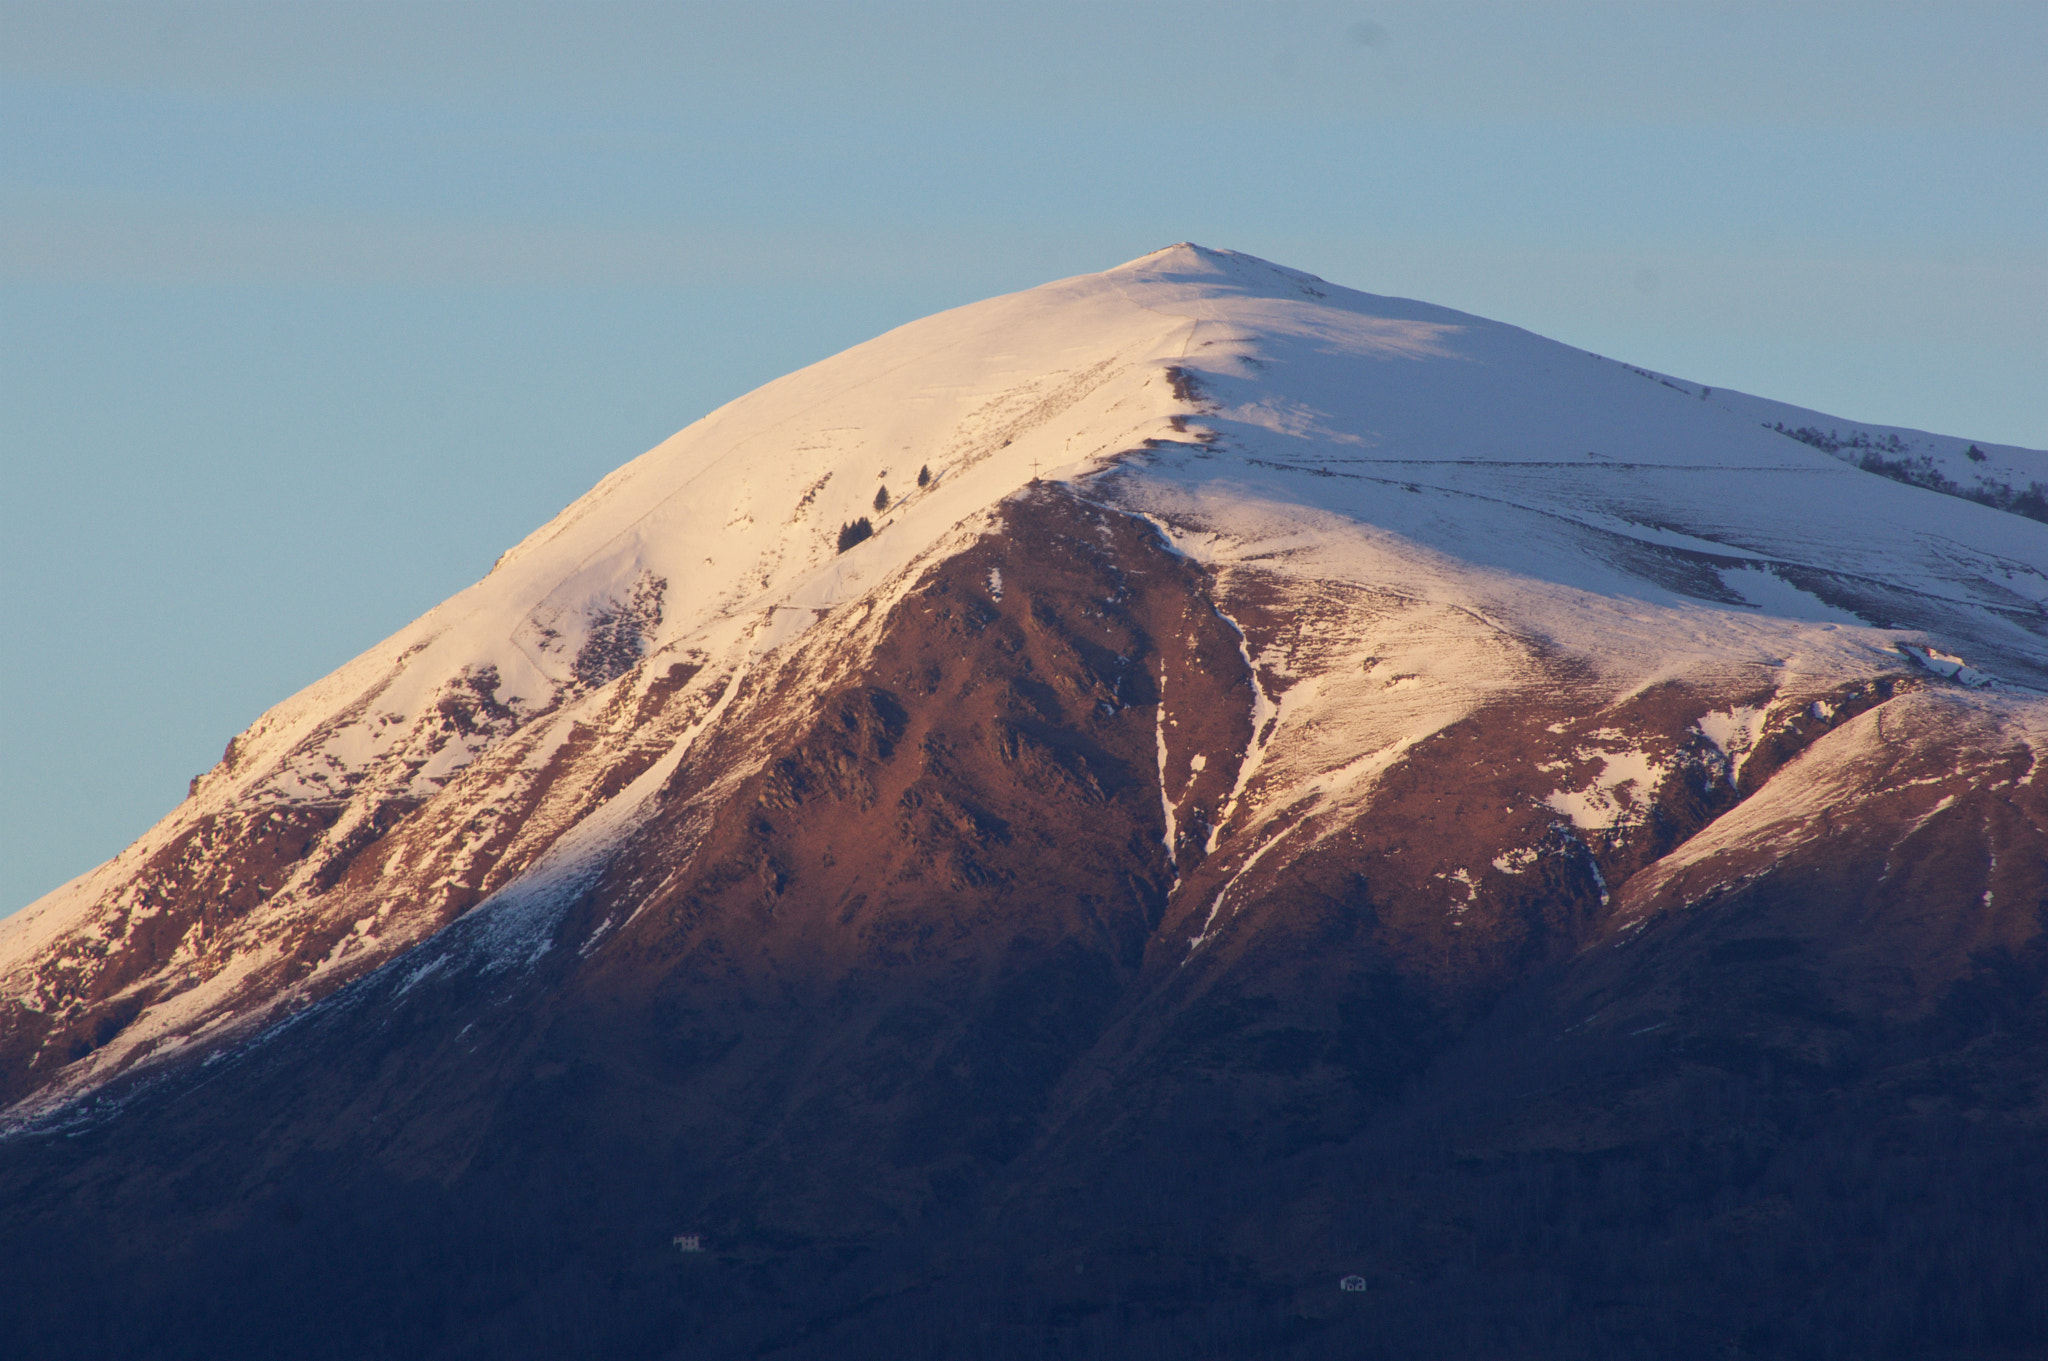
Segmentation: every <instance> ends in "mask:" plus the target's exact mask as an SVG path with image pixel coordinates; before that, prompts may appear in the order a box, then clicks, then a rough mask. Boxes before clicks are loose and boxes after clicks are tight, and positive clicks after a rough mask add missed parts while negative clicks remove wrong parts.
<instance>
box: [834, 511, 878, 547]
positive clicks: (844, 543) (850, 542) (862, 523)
mask: <svg viewBox="0 0 2048 1361" xmlns="http://www.w3.org/2000/svg"><path fill="white" fill-rule="evenodd" d="M874 537H875V527H874V526H873V525H872V524H870V523H868V517H867V516H865V515H863V516H861V517H860V518H859V519H858V520H855V521H852V522H851V523H849V524H843V525H841V526H839V551H840V552H842V553H844V552H845V551H846V550H847V549H849V548H851V547H853V546H854V545H855V544H857V543H859V542H860V541H861V540H863V539H872V538H874Z"/></svg>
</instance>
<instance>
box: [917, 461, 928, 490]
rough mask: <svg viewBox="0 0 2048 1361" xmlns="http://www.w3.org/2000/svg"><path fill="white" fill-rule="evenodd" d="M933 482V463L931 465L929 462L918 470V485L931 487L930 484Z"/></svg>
mask: <svg viewBox="0 0 2048 1361" xmlns="http://www.w3.org/2000/svg"><path fill="white" fill-rule="evenodd" d="M931 484H932V470H931V465H929V464H926V465H925V466H924V467H922V468H919V469H918V470H917V485H918V486H920V487H929V486H930V485H931Z"/></svg>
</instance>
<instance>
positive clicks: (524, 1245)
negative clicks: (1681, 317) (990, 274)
mask: <svg viewBox="0 0 2048 1361" xmlns="http://www.w3.org/2000/svg"><path fill="white" fill-rule="evenodd" d="M2043 482H2048V455H2044V454H2042V453H2040V452H2037V451H2029V450H2023V449H2014V448H2007V447H2001V446H1994V445H1987V444H1983V443H1981V442H1979V443H1970V442H1968V441H1966V440H1961V439H1951V438H1947V437H1941V436H1933V435H1927V434H1923V433H1920V432H1914V431H1905V430H1893V429H1885V428H1879V427H1870V426H1862V425H1856V424H1853V423H1850V422H1845V421H1841V420H1838V419H1835V418H1831V417H1825V416H1821V415H1818V414H1817V413H1813V412H1807V411H1802V410H1798V409H1796V408H1791V407H1787V406H1784V405H1781V404H1778V403H1774V402H1767V401H1763V400H1760V399H1756V398H1751V397H1747V396H1743V395H1740V394H1735V393H1729V392H1725V391H1715V390H1712V389H1708V388H1705V387H1702V386H1700V385H1697V384H1693V383H1689V382H1684V381H1681V380H1678V379H1674V378H1669V377H1666V376H1663V375H1659V374H1655V373H1650V372H1648V371H1645V370H1641V369H1636V368H1633V367H1631V366H1628V365H1626V364H1621V363H1617V362H1615V361H1612V360H1608V359H1604V358H1601V357H1598V356H1595V355H1590V354H1587V353H1585V352H1583V351H1579V350H1575V349H1572V348H1570V347H1567V346H1564V345H1560V344H1556V343H1554V342H1551V341H1547V340H1544V339H1542V338H1540V337H1537V336H1534V335H1531V334H1529V333H1527V332H1524V331H1521V330H1518V329H1516V328H1513V327H1509V326H1505V325H1501V324H1498V323H1494V322H1488V321H1485V320H1482V319H1479V318H1476V317H1472V316H1468V315H1465V314H1462V313H1457V312H1452V311H1449V310H1446V309H1443V308H1437V307H1432V306H1428V305H1425V304H1421V303H1415V302H1409V301H1404V300H1399V299H1391V298H1383V297H1376V296H1372V295H1368V294H1362V293H1357V292H1353V291H1351V290H1348V289H1344V288H1340V287H1337V286H1334V285H1331V284H1328V283H1325V282H1324V281H1322V280H1320V279H1317V278H1315V277H1314V276H1311V275H1307V274H1302V273H1299V272H1297V271H1294V270H1289V269H1284V268H1281V267H1279V266H1275V265H1271V264H1268V263H1266V262H1264V261H1261V260H1257V259H1255V258H1253V257H1250V256H1245V255H1240V254H1235V253H1231V252H1227V251H1213V250H1207V249H1203V248H1200V247H1195V246H1190V245H1180V246H1174V247H1170V248H1168V249H1167V250H1164V251H1160V252H1155V253H1154V254H1152V255H1148V256H1145V257H1143V258H1141V259H1139V260H1136V261H1133V262H1131V263H1129V264H1127V265H1123V266H1120V267H1119V268H1116V269H1113V270H1109V271H1106V272H1104V273H1101V274H1096V275H1088V276H1083V277H1080V278H1075V279H1069V280H1064V281H1061V282H1058V283H1053V284H1048V285H1046V286H1044V287H1042V288H1038V289H1033V290H1030V291H1028V292H1025V293H1020V294H1016V295H1012V296H1010V297H1005V298H998V299H993V300H991V301H988V302H984V303H979V304H976V305H973V306H970V307H965V308H961V309H958V310H955V311H952V312H946V313H942V314H940V315H938V316H934V317H931V318H928V319H926V320H924V321H920V322H917V323H913V324H912V325H909V326H906V327H903V328H900V329H898V330H896V331H893V332H890V333H889V334H887V335H884V336H881V337H879V338H877V339H875V340H873V341H870V342H868V343H866V344H864V345H861V346H857V347H855V348H854V349H852V350H849V351H847V352H845V353H843V354H841V355H839V356H836V357H834V358H832V359H829V360H826V361H824V362H823V363H820V364H817V365H814V366H812V367H810V368H808V369H804V370H802V371H800V372H798V373H795V374H792V375H790V376H788V377H786V378H783V379H781V380H778V381H777V382H775V383H771V384H769V385H768V386H767V387H764V388H762V389H760V390H758V391H757V392H754V393H752V394H750V395H748V396H746V397H744V398H741V399H740V400H739V401H736V402H734V403H732V404H731V405H729V406H727V407H725V408H722V409H721V410H719V411H717V412H714V413H713V414H712V415H710V416H708V417H706V418H705V419H704V420H702V421H700V422H698V423H697V424H696V425H693V426H691V427H690V428H689V429H687V430H685V431H683V432H682V433H680V434H678V435H677V436H675V437H674V438H673V439H671V440H669V441H667V442H666V443H664V444H662V445H661V446H659V447H657V448H656V449H654V450H652V451H651V452H649V453H648V454H646V455H644V456H642V457H641V458H639V459H637V460H635V461H633V462H632V463H629V464H627V465H626V466H625V467H623V468H621V469H620V470H619V471H618V472H616V473H614V474H613V475H612V476H610V477H608V478H606V479H605V480H604V481H603V482H602V483H600V484H599V485H598V486H597V487H596V488H594V489H593V490H592V491H591V492H590V493H589V494H587V495H586V496H584V497H583V498H582V499H580V500H579V501H577V502H576V503H575V504H574V505H572V506H570V507H569V508H568V509H567V510H565V511H563V512H562V514H561V515H559V516H557V517H556V518H555V519H554V520H553V521H551V522H550V523H549V524H547V525H545V526H543V527H542V528H541V529H539V530H537V531H536V532H535V533H534V534H532V535H531V536H529V537H528V538H527V539H526V540H525V541H524V542H522V543H520V544H519V545H517V546H516V547H514V548H513V549H512V550H511V551H509V552H508V553H507V554H506V555H505V556H504V557H503V558H502V559H500V561H499V562H498V564H497V565H496V566H495V567H494V568H493V569H492V571H491V573H490V575H489V576H487V577H486V578H485V579H484V580H483V581H481V582H479V583H477V584H476V585H475V586H472V587H471V588H469V589H468V590H466V591H464V592H462V593H461V594H459V595H457V596H455V597H453V598H452V599H450V600H449V601H447V602H446V603H445V604H443V605H441V606H440V607H438V608H437V609H435V610H433V611H432V612H430V613H429V614H427V615H426V616H424V617H422V618H421V619H420V620H418V621H417V622H415V623H414V624H412V625H410V626H409V627H407V628H406V629H404V630H402V631H401V632H399V633H398V634H396V635H394V636H393V637H392V638H391V639H389V640H387V641H386V642H384V643H382V644H380V645H379V646H377V647H376V648H373V649H371V651H369V652H368V653H366V654H364V655H363V656H362V657H359V658H357V659H356V660H355V661H353V662H351V663H350V664H348V665H347V666H345V667H343V668H342V669H341V670H340V671H338V672H336V673H335V674H334V675H332V676H330V677H328V678H326V679H324V680H322V681H320V682H318V683H317V684H315V685H313V686H312V687H310V688H308V689H307V690H305V691H303V692H301V693H300V694H299V695H296V696H294V697H292V698H291V699H289V700H286V701H285V702H284V703H282V704H280V705H279V706H278V707H277V708H275V709H273V710H271V711H270V712H269V713H267V714H265V715H264V716H263V717H262V718H261V719H259V720H258V721H257V722H256V723H255V724H254V725H253V726H252V727H251V728H250V729H249V730H248V731H247V732H245V733H243V734H241V735H240V736H238V737H237V738H236V739H235V740H234V742H232V743H231V744H230V745H229V747H228V750H227V753H226V754H225V755H224V757H223V758H222V761H221V763H220V764H219V765H218V766H216V767H215V768H214V769H213V770H212V771H210V772H208V773H207V774H206V775H204V776H202V777H200V778H199V779H198V780H195V781H194V784H193V790H192V793H191V796H190V798H188V799H187V801H186V802H185V803H184V804H183V805H182V806H181V807H180V808H179V809H177V810H176V811H175V812H173V813H172V814H171V815H170V816H169V817H168V818H166V819H165V820H164V821H163V822H162V823H161V824H159V825H158V826H157V827H156V828H155V829H153V830H152V831H151V832H150V833H149V834H148V835H147V836H145V837H144V838H143V839H142V840H141V841H139V842H137V843H136V845H135V846H133V847H131V848H130V849H129V850H128V851H126V852H124V853H123V854H122V855H121V856H119V857H117V858H116V859H115V860H113V861H111V862H109V863H108V864H107V865H104V866H102V867H100V868H99V869H97V870H95V871H93V872H92V873H90V874H88V875H86V876H84V877H82V878H80V879H79V880H76V881H74V882H73V883H71V884H69V885H66V886H65V887H64V888H62V889H60V890H58V891H57V892H56V893H54V894H51V895H50V896H49V897H47V898H45V899H43V900H42V901H40V902H38V903H36V904H34V905H32V906H31V907H30V908H28V909H27V910H25V911H23V912H22V913H19V914H17V915H16V916H15V917H13V918H10V919H8V920H6V921H5V922H0V999H4V1000H0V1098H4V1099H5V1100H7V1101H9V1102H10V1103H11V1105H10V1106H9V1108H8V1117H7V1118H8V1120H9V1121H10V1123H9V1125H8V1126H7V1130H8V1132H7V1135H6V1137H5V1138H4V1139H0V1205H5V1206H6V1207H7V1208H6V1210H5V1211H0V1216H4V1222H5V1224H6V1227H7V1232H6V1233H5V1234H4V1235H0V1239H4V1242H5V1244H6V1246H5V1247H4V1248H0V1280H4V1281H8V1282H10V1283H11V1284H12V1285H13V1286H14V1288H15V1291H16V1293H17V1295H18V1302H17V1307H16V1308H15V1309H14V1310H12V1311H11V1314H12V1317H11V1319H10V1318H8V1317H5V1316H0V1341H4V1342H6V1343H8V1344H10V1345H9V1350H10V1352H15V1353H19V1354H35V1355H47V1356H61V1355H74V1354H75V1355H109V1354H133V1355H160V1356H185V1355H201V1354H204V1355H208V1356H222V1355H245V1354H246V1355H276V1354H285V1353H289V1354H295V1355H298V1354H303V1355H309V1356H311V1355H327V1354H332V1355H340V1356H364V1355H379V1354H394V1355H406V1356H434V1357H457V1356H470V1355H485V1354H489V1355H506V1354H515V1355H557V1354H565V1353H584V1352H594V1353H602V1354H605V1355H611V1356H650V1357H653V1356H667V1355H677V1356H728V1355H730V1356H742V1355H745V1356H778V1357H844V1356H866V1355H874V1356H885V1355H886V1356H916V1355H932V1356H946V1355H960V1354H964V1353H973V1354H983V1355H992V1356H994V1355H1017V1356H1042V1355H1063V1356H1065V1355H1071V1356H1096V1355H1101V1356H1111V1355H1116V1356H1142V1355H1161V1356H1169V1355H1170V1356H1189V1355H1230V1356H1249V1355H1274V1356H1280V1355H1286V1356H1303V1357H1308V1356H1325V1355H1327V1356H1340V1355H1341V1356H1356V1355H1376V1354H1379V1353H1380V1352H1381V1351H1384V1352H1386V1353H1387V1354H1389V1355H1393V1354H1397V1353H1398V1354H1401V1355H1444V1356H1453V1355H1456V1356H1464V1355H1474V1354H1513V1355H1524V1356H1550V1355H1557V1356H1580V1355H1584V1356H1614V1355H1635V1354H1641V1355H1645V1356H1650V1355H1654V1356H1660V1357H1672V1356H1693V1355H1698V1356H1709V1355H1711V1356H1727V1355H1788V1356H1790V1355H1801V1356H1803V1355H1824V1354H1837V1353H1845V1352H1852V1351H1853V1352H1856V1353H1858V1354H1872V1355H1878V1354H1887V1353H1893V1352H1896V1353H1899V1354H1911V1355H1916V1356H1933V1355H1954V1356H1957V1357H1961V1356H1970V1357H1984V1356H1992V1355H2002V1354H2011V1355H2022V1354H2034V1353H2033V1351H2031V1350H2029V1349H2032V1348H2037V1347H2039V1346H2041V1345H2043V1344H2048V1305H2044V1304H2043V1303H2042V1302H2041V1301H2042V1297H2041V1295H2040V1292H2039V1291H2038V1290H2036V1289H2035V1288H2034V1285H2033V1283H2034V1282H2035V1281H2037V1280H2038V1279H2039V1278H2040V1275H2041V1273H2042V1271H2043V1269H2044V1268H2048V1237H2044V1235H2043V1234H2042V1232H2041V1230H2042V1228H2043V1227H2044V1226H2043V1224H2042V1222H2041V1221H2042V1218H2043V1209H2044V1207H2048V1195H2044V1194H2043V1193H2044V1192H2048V1186H2044V1185H2043V1184H2042V1183H2043V1176H2044V1174H2043V1173H2042V1172H2041V1171H2040V1170H2039V1169H2040V1168H2041V1167H2043V1166H2048V1161H2044V1160H2043V1159H2042V1157H2041V1156H2040V1155H2041V1154H2042V1153H2043V1152H2048V1149H2044V1147H2043V1143H2044V1139H2043V1131H2044V1128H2048V1104H2044V1102H2043V1096H2042V1090H2041V1083H2040V1075H2041V1073H2042V1071H2043V1059H2044V1057H2048V1047H2044V1044H2043V1040H2044V1037H2048V1008H2044V1005H2043V992H2042V988H2043V981H2044V978H2048V935H2044V934H2043V925H2044V917H2043V913H2044V902H2048V885H2044V878H2048V859H2044V855H2043V833H2042V827H2043V819H2044V815H2048V806H2044V800H2043V798H2042V796H2041V794H2040V793H2039V792H2038V791H2037V786H2036V785H2035V782H2034V779H2033V774H2034V771H2035V768H2036V767H2035V762H2036V757H2037V753H2038V752H2039V751H2040V750H2041V748H2042V745H2043V742H2044V740H2048V704H2044V700H2043V694H2044V692H2048V614H2044V604H2043V602H2044V601H2048V525H2044V524H2042V523H2040V522H2039V521H2038V519H2036V518H2035V517H2034V512H2035V511H2038V510H2040V509H2042V508H2043V506H2044V505H2048V502H2043V500H2042V495H2043V493H2042V489H2041V486H2042V483H2043ZM1340 1282H1342V1283H1343V1284H1342V1285H1340Z"/></svg>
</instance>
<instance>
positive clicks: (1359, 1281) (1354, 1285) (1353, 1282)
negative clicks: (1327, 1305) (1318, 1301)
mask: <svg viewBox="0 0 2048 1361" xmlns="http://www.w3.org/2000/svg"><path fill="white" fill-rule="evenodd" d="M1337 1288H1338V1289H1339V1290H1363V1289H1365V1277H1363V1276H1346V1277H1345V1278H1344V1279H1343V1280H1341V1281H1339V1282H1337Z"/></svg>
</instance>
